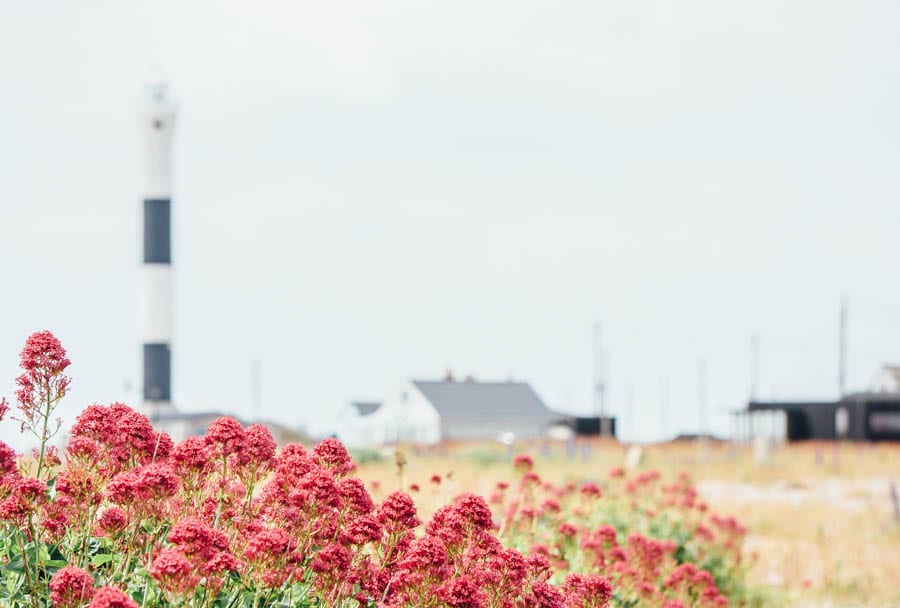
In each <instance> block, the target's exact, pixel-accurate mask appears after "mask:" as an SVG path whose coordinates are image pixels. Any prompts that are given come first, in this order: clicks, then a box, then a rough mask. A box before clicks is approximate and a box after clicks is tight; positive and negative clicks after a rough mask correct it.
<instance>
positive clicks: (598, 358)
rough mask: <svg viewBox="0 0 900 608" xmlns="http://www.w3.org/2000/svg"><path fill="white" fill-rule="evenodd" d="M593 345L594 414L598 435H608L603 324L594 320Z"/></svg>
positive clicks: (609, 433)
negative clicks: (597, 418)
mask: <svg viewBox="0 0 900 608" xmlns="http://www.w3.org/2000/svg"><path fill="white" fill-rule="evenodd" d="M593 347H594V362H593V367H594V370H593V371H594V414H595V415H596V416H598V417H599V418H600V436H601V437H609V436H610V435H612V429H611V428H610V424H609V416H607V413H606V390H607V386H606V371H607V366H608V364H609V361H608V360H609V357H608V356H607V357H604V351H603V325H602V324H601V323H599V322H594V326H593Z"/></svg>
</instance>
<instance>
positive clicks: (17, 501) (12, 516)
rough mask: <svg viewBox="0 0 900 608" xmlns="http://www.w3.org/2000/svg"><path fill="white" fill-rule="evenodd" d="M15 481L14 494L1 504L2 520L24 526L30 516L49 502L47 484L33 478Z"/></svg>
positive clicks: (13, 484)
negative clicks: (25, 520)
mask: <svg viewBox="0 0 900 608" xmlns="http://www.w3.org/2000/svg"><path fill="white" fill-rule="evenodd" d="M13 479H14V481H12V483H11V485H12V493H11V494H10V495H9V496H8V497H7V498H6V500H4V501H3V502H0V519H5V520H10V521H16V522H18V523H19V524H22V523H23V522H24V519H25V518H27V516H28V515H29V514H31V513H34V512H36V511H37V509H38V507H40V506H41V505H42V504H44V503H45V502H47V484H46V483H44V482H43V481H41V480H40V479H35V478H33V477H16V478H13Z"/></svg>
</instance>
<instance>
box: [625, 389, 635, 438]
mask: <svg viewBox="0 0 900 608" xmlns="http://www.w3.org/2000/svg"><path fill="white" fill-rule="evenodd" d="M626 420H627V421H628V435H629V436H631V437H630V438H631V439H632V440H633V435H634V428H632V427H633V426H634V385H633V384H632V383H631V382H630V381H629V382H627V383H626V384H625V408H624V411H623V412H622V427H623V428H622V430H623V431H624V430H625V428H624V427H625V421H626ZM622 435H624V432H623V433H622Z"/></svg>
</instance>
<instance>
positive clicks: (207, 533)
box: [169, 517, 228, 559]
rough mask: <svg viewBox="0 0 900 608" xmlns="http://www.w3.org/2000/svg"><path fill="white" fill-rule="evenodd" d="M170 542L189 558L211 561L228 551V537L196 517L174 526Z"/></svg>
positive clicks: (188, 518)
mask: <svg viewBox="0 0 900 608" xmlns="http://www.w3.org/2000/svg"><path fill="white" fill-rule="evenodd" d="M169 542H171V543H173V544H175V545H177V546H178V547H179V548H180V549H181V550H182V552H183V553H184V554H185V555H186V556H188V557H194V556H198V557H199V558H202V559H210V558H211V557H212V556H213V555H215V554H216V553H219V552H220V551H225V550H227V549H228V537H227V536H225V534H223V533H222V532H220V531H219V530H216V529H215V528H211V527H210V526H208V525H206V524H205V523H203V521H202V520H200V519H198V518H196V517H186V518H184V519H182V520H181V521H179V522H178V523H176V524H175V525H174V526H172V529H171V530H170V531H169Z"/></svg>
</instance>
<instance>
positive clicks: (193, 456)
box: [172, 436, 212, 472]
mask: <svg viewBox="0 0 900 608" xmlns="http://www.w3.org/2000/svg"><path fill="white" fill-rule="evenodd" d="M211 454H212V450H211V449H210V447H209V446H208V445H206V441H205V440H204V439H203V437H197V436H193V437H188V438H187V439H185V440H184V441H182V442H181V443H179V444H178V445H176V446H175V447H174V448H173V449H172V462H173V463H175V467H176V468H177V469H178V470H179V471H197V472H199V471H204V470H206V469H207V468H208V467H209V458H210V456H211Z"/></svg>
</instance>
